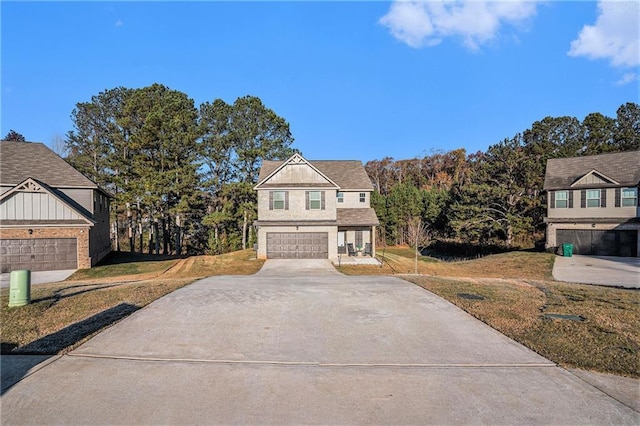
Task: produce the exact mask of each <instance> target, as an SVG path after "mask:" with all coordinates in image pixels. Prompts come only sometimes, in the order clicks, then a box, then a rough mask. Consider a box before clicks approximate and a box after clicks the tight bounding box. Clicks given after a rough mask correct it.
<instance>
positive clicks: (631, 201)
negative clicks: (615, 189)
mask: <svg viewBox="0 0 640 426" xmlns="http://www.w3.org/2000/svg"><path fill="white" fill-rule="evenodd" d="M637 205H638V188H622V207H634V206H637Z"/></svg>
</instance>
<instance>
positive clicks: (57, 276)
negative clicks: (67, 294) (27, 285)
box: [0, 269, 77, 288]
mask: <svg viewBox="0 0 640 426" xmlns="http://www.w3.org/2000/svg"><path fill="white" fill-rule="evenodd" d="M75 271H77V269H64V270H61V271H31V285H35V284H47V283H57V282H58V281H64V280H66V279H67V278H69V277H70V276H71V275H72V274H73V273H74V272H75ZM10 282H11V273H10V272H8V273H3V274H0V288H9V284H10Z"/></svg>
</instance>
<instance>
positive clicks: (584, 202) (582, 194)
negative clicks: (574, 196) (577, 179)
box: [580, 189, 587, 209]
mask: <svg viewBox="0 0 640 426" xmlns="http://www.w3.org/2000/svg"><path fill="white" fill-rule="evenodd" d="M586 207H587V190H586V189H583V190H582V191H580V208H582V209H584V208H586Z"/></svg>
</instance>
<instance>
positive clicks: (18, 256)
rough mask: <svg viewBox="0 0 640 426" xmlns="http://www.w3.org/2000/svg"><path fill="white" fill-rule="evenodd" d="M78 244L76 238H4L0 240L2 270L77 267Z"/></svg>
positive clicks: (42, 269)
mask: <svg viewBox="0 0 640 426" xmlns="http://www.w3.org/2000/svg"><path fill="white" fill-rule="evenodd" d="M77 246H78V244H77V241H76V239H75V238H25V239H16V240H4V239H3V240H1V241H0V263H1V264H2V272H11V271H15V270H18V269H29V270H31V271H56V270H62V269H77V268H78V255H77V253H78V251H77Z"/></svg>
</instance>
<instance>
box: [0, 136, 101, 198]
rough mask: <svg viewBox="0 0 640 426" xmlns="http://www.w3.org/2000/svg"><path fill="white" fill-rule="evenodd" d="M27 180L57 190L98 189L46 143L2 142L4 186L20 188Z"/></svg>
mask: <svg viewBox="0 0 640 426" xmlns="http://www.w3.org/2000/svg"><path fill="white" fill-rule="evenodd" d="M27 178H33V179H37V180H39V181H41V182H44V183H46V184H47V185H49V186H51V187H54V188H74V187H76V188H98V186H97V185H96V184H95V183H94V182H93V181H91V180H90V179H88V178H87V177H85V176H84V175H83V174H82V173H80V172H79V171H78V170H76V169H75V168H73V167H72V166H71V165H69V164H68V163H67V162H66V161H64V160H63V159H62V158H60V157H59V156H58V155H57V154H56V153H55V152H53V151H51V150H50V149H49V148H47V146H46V145H44V144H42V143H38V142H14V141H0V184H2V185H18V184H19V183H21V182H23V181H25V180H26V179H27Z"/></svg>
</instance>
